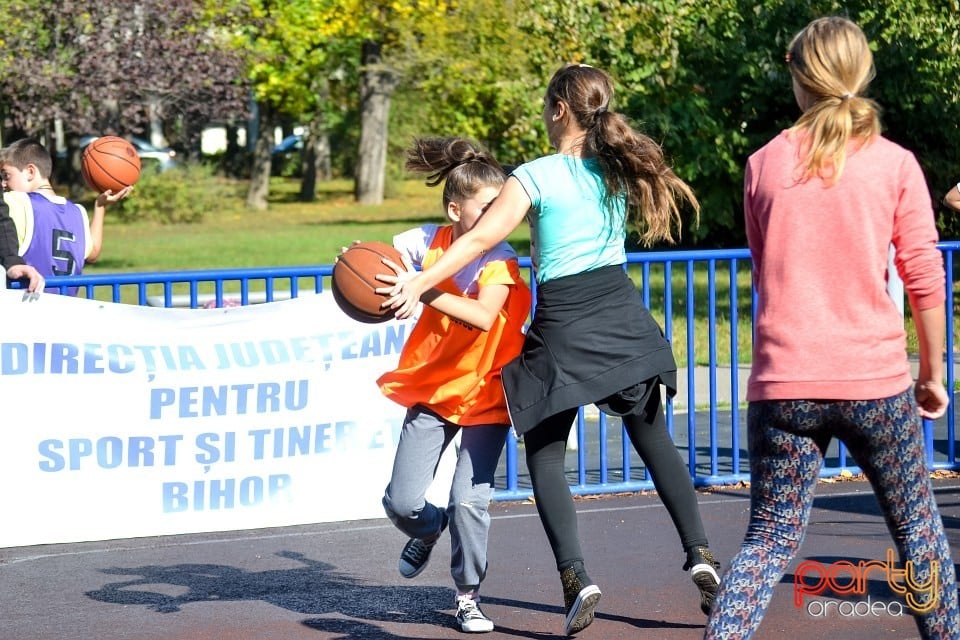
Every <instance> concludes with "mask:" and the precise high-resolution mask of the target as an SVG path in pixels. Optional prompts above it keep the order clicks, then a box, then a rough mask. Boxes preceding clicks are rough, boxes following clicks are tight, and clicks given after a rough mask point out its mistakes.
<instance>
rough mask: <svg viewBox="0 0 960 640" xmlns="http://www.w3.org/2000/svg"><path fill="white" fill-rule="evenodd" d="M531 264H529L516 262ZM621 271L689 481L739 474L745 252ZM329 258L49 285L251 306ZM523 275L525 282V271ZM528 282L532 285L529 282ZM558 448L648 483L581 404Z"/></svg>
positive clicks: (522, 490)
mask: <svg viewBox="0 0 960 640" xmlns="http://www.w3.org/2000/svg"><path fill="white" fill-rule="evenodd" d="M938 246H939V248H940V249H941V251H942V252H943V254H944V262H945V266H946V273H947V278H946V282H945V286H946V288H947V289H946V290H947V294H948V300H951V301H952V299H953V293H952V292H953V290H954V282H955V277H954V270H955V265H954V260H953V256H954V253H955V252H956V251H957V250H958V249H960V242H941V243H940V244H939V245H938ZM521 266H522V267H524V268H525V269H528V270H529V269H530V268H531V265H530V260H529V259H528V258H522V259H521ZM627 269H628V272H629V273H630V274H631V277H633V278H634V279H635V281H636V282H637V285H638V287H639V289H640V291H641V294H642V296H643V300H644V303H645V304H646V305H647V307H648V308H649V309H650V310H651V312H652V313H653V314H654V316H655V317H657V319H658V320H659V321H660V322H661V323H662V324H663V326H664V333H665V335H666V337H667V339H668V340H670V341H671V343H672V344H673V345H674V352H675V354H677V361H678V365H679V367H680V371H679V372H678V373H679V375H678V381H679V382H680V385H679V386H680V387H681V388H680V390H679V392H678V393H677V395H676V397H674V398H672V399H669V400H668V401H667V403H666V412H667V424H668V427H669V429H670V432H671V434H672V436H673V438H674V441H675V442H676V444H677V447H678V448H679V449H680V450H681V452H682V453H684V454H685V455H686V459H687V463H688V466H689V469H690V473H691V476H692V477H693V479H694V482H695V484H697V485H701V486H702V485H718V484H730V483H736V482H740V481H744V480H747V479H748V478H749V470H748V468H747V452H746V434H745V425H746V420H745V419H744V418H745V413H744V411H743V408H744V406H745V405H744V394H745V381H746V378H747V376H748V374H749V358H750V340H751V331H752V320H753V316H752V313H753V309H754V308H755V304H754V302H755V298H754V294H753V290H752V287H751V261H750V255H749V252H748V251H747V250H746V249H730V250H712V251H664V252H647V253H633V254H629V256H628V265H627ZM332 270H333V267H332V265H315V266H294V267H270V268H250V269H231V270H207V271H176V272H157V273H124V274H97V275H84V276H61V277H56V278H51V279H49V280H48V284H49V285H50V286H57V287H61V289H62V290H64V291H65V290H66V288H67V287H71V286H79V287H80V294H79V295H81V296H85V297H87V298H96V299H100V300H111V301H113V302H125V303H130V304H138V305H152V306H164V307H172V306H184V307H191V308H197V307H201V306H205V305H216V306H224V305H227V304H243V305H246V304H254V303H260V302H271V301H274V300H281V299H286V298H290V297H297V296H298V295H300V294H301V293H304V292H314V293H319V292H321V291H323V290H324V289H325V288H326V287H327V286H329V278H330V276H331V274H332ZM530 280H531V281H532V278H530ZM533 286H534V288H535V284H534V285H533ZM947 327H950V328H952V327H954V309H953V305H952V304H948V305H947ZM946 334H947V344H946V353H947V354H953V353H954V341H955V335H954V331H953V330H948V331H947V332H946ZM948 361H949V362H948V364H950V366H947V367H946V372H947V380H946V384H947V388H948V389H954V387H955V377H954V376H955V373H954V367H953V366H952V363H953V357H952V355H951V356H950V357H948ZM955 424H956V416H955V414H954V410H953V406H951V410H950V411H948V412H947V415H946V416H945V417H944V418H942V419H940V420H937V421H936V422H931V421H926V423H925V436H926V446H927V456H928V459H929V461H930V464H931V467H932V468H934V469H958V468H960V464H958V462H957V451H956V431H955ZM574 434H575V435H574V436H572V437H571V440H570V442H569V447H570V449H572V450H575V454H576V455H568V456H567V458H568V462H567V464H568V468H567V472H568V476H569V479H570V484H571V490H572V491H573V492H574V493H576V494H599V493H612V492H620V491H639V490H648V489H652V488H653V483H652V480H651V479H650V477H649V476H648V475H647V473H646V470H645V468H644V466H643V463H642V461H641V460H640V459H639V457H638V456H637V455H636V453H634V452H633V450H632V447H631V446H630V443H629V440H628V439H627V438H626V437H625V434H624V432H623V428H622V425H621V424H620V423H619V420H617V419H612V418H609V417H607V416H605V415H603V414H601V413H599V412H597V411H596V410H595V409H593V408H592V407H581V409H580V411H579V412H578V417H577V424H576V429H575V431H574ZM522 446H523V445H522V442H518V441H517V439H516V438H515V437H514V436H513V434H511V435H510V437H509V440H508V442H507V447H506V451H505V455H504V457H503V459H502V461H501V469H502V472H501V477H500V478H499V479H498V486H500V487H502V488H501V489H499V490H498V491H497V493H496V498H497V499H500V500H504V499H518V498H525V497H528V496H529V495H531V493H532V492H531V490H530V482H529V475H528V474H527V471H526V466H525V464H524V458H523V456H522V455H521V449H522ZM858 472H859V469H857V468H856V467H855V466H851V465H850V463H849V461H848V456H847V453H846V451H845V450H844V447H843V446H842V445H838V444H837V443H833V444H832V445H831V448H830V449H828V451H827V454H826V461H825V465H824V468H823V471H822V475H823V476H835V475H839V474H846V473H854V474H855V473H858Z"/></svg>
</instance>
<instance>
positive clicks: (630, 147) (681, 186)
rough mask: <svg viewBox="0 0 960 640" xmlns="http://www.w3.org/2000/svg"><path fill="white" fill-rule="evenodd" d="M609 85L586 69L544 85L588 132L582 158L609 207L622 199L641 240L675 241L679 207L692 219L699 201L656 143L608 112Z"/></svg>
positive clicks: (571, 69) (567, 70) (568, 70)
mask: <svg viewBox="0 0 960 640" xmlns="http://www.w3.org/2000/svg"><path fill="white" fill-rule="evenodd" d="M612 96H613V83H612V81H611V80H610V76H608V75H607V74H606V73H605V72H603V71H601V70H600V69H596V68H594V67H590V66H587V65H568V66H566V67H563V68H562V69H560V70H559V71H557V72H556V73H555V74H554V76H553V78H552V79H551V80H550V85H549V86H548V87H547V100H548V102H550V103H552V104H555V103H556V102H557V101H559V100H562V101H563V102H565V103H566V104H567V106H568V108H569V109H570V112H571V114H572V115H573V117H574V118H575V119H576V121H577V123H578V124H579V125H580V126H581V127H583V128H584V130H585V131H586V132H587V133H586V136H585V138H584V141H583V148H582V155H583V157H584V158H593V159H595V160H596V161H597V162H598V163H599V165H600V170H601V173H602V175H603V182H604V186H605V187H606V191H607V200H608V203H607V205H608V208H609V207H610V203H611V202H612V201H613V200H614V199H616V198H621V197H625V198H626V202H627V220H628V222H629V223H631V224H632V225H634V226H635V227H637V228H638V230H639V231H640V239H641V241H642V242H643V243H644V244H645V245H647V246H650V245H651V244H653V243H654V242H657V241H661V240H663V241H666V242H669V243H671V244H672V243H674V242H675V239H674V231H676V234H677V236H676V237H677V238H679V237H680V235H681V226H682V220H681V217H680V207H681V205H682V204H683V202H684V201H685V202H687V203H689V204H690V206H691V207H692V208H693V210H694V213H695V215H696V216H699V213H700V203H699V202H698V201H697V198H696V196H695V195H694V193H693V190H692V189H691V188H690V186H689V185H687V183H685V182H684V181H683V180H681V179H680V178H679V177H678V176H677V175H676V174H675V173H674V172H673V170H672V169H671V168H670V167H669V166H668V165H667V163H666V160H665V159H664V157H663V150H662V149H661V148H660V145H659V144H657V143H656V142H654V141H653V140H652V139H651V138H649V137H648V136H646V135H644V134H642V133H640V132H638V131H636V130H634V129H633V127H631V126H630V124H629V122H628V121H627V119H626V117H624V116H623V115H622V114H620V113H617V112H615V111H611V110H610V107H609V105H610V99H611V98H612Z"/></svg>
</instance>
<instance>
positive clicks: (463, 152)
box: [405, 137, 506, 208]
mask: <svg viewBox="0 0 960 640" xmlns="http://www.w3.org/2000/svg"><path fill="white" fill-rule="evenodd" d="M405 166H406V168H407V170H408V171H413V172H417V173H427V174H429V175H427V180H426V184H427V186H429V187H435V186H437V185H438V184H440V183H443V206H444V208H446V207H447V205H448V204H450V203H451V202H463V201H465V200H467V199H468V198H470V197H471V196H473V195H474V194H475V193H477V191H479V190H480V188H482V187H485V186H488V185H496V186H501V185H503V183H504V181H505V180H506V174H505V173H504V171H503V168H502V167H501V166H500V163H498V162H497V161H496V160H495V159H494V157H493V156H492V155H490V153H489V152H487V151H486V150H485V149H482V148H481V147H479V146H478V145H476V144H474V143H472V142H470V141H469V140H466V139H464V138H455V137H454V138H418V139H416V140H414V141H413V145H412V146H411V147H410V149H408V150H407V161H406V165H405Z"/></svg>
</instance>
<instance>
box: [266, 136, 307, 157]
mask: <svg viewBox="0 0 960 640" xmlns="http://www.w3.org/2000/svg"><path fill="white" fill-rule="evenodd" d="M301 149H303V136H302V135H300V134H298V133H295V134H293V135H292V136H287V137H286V138H284V139H283V140H281V141H280V144H278V145H277V146H275V147H274V148H273V155H287V154H291V153H299V152H300V150H301Z"/></svg>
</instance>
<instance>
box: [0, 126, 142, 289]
mask: <svg viewBox="0 0 960 640" xmlns="http://www.w3.org/2000/svg"><path fill="white" fill-rule="evenodd" d="M52 171H53V160H52V158H51V157H50V154H49V153H48V152H47V150H46V148H45V147H44V146H43V145H42V144H40V143H39V142H38V141H36V140H34V139H32V138H24V139H21V140H17V141H16V142H14V143H13V144H11V145H10V146H9V147H6V148H5V149H3V150H2V151H0V178H2V183H3V189H4V194H3V199H4V202H5V203H6V205H7V206H8V207H9V215H10V217H11V218H12V219H13V222H14V224H15V225H16V229H17V238H18V241H19V254H20V255H21V256H22V257H23V259H24V261H25V262H26V263H27V264H28V265H31V266H33V267H35V268H36V270H37V271H38V272H39V274H40V275H41V276H44V277H51V276H62V275H79V274H80V273H82V272H83V266H84V264H86V263H87V262H95V261H96V260H97V258H98V257H99V256H100V250H101V248H102V245H103V218H104V214H105V213H106V207H107V206H108V205H110V204H112V203H114V202H117V201H119V200H122V199H123V198H125V197H126V196H127V195H128V194H129V193H130V192H131V191H132V189H133V187H126V188H124V189H122V190H120V191H118V192H116V193H114V192H112V191H105V192H103V193H101V194H100V195H99V196H97V199H96V202H95V204H94V209H93V219H90V218H89V217H88V216H87V211H86V209H84V208H83V207H82V206H80V205H78V204H76V203H74V202H71V201H69V200H67V199H66V198H63V197H61V196H58V195H57V194H56V193H55V192H54V190H53V186H52V185H51V184H50V174H51V173H52ZM48 291H50V292H54V293H55V292H56V290H55V289H48ZM75 293H76V289H71V291H70V294H71V295H74V294H75Z"/></svg>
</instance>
